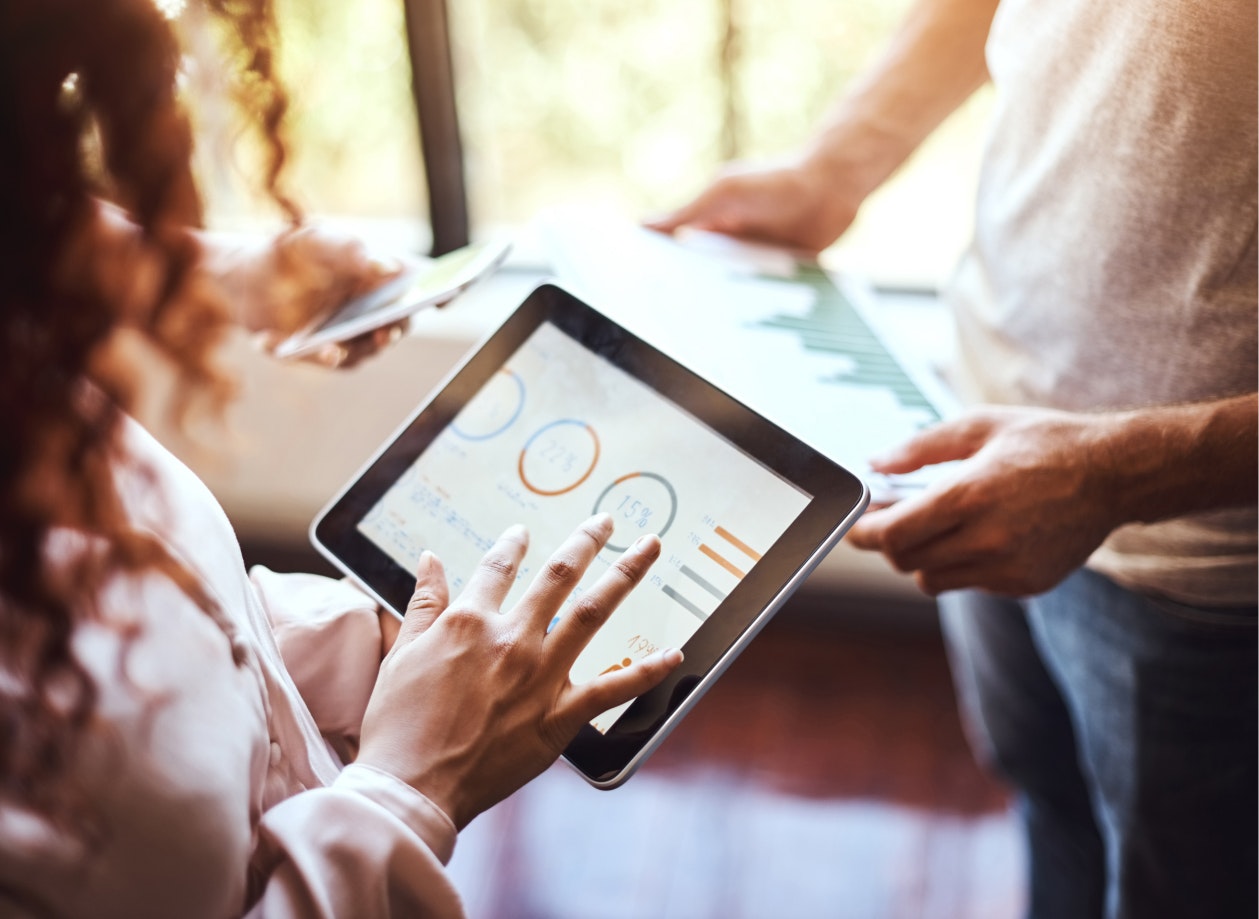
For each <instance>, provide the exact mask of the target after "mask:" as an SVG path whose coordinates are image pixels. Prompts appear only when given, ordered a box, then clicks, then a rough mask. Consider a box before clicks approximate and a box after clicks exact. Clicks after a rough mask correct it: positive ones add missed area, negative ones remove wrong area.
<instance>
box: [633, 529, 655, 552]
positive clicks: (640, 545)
mask: <svg viewBox="0 0 1259 919" xmlns="http://www.w3.org/2000/svg"><path fill="white" fill-rule="evenodd" d="M634 548H635V549H637V550H638V551H639V552H653V551H654V552H659V551H660V537H659V536H657V535H656V534H655V533H648V534H647V535H646V536H640V537H638V539H636V540H634Z"/></svg>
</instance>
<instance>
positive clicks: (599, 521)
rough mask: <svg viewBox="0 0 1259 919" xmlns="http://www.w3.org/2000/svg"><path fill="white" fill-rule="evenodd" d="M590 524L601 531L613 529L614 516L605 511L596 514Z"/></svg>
mask: <svg viewBox="0 0 1259 919" xmlns="http://www.w3.org/2000/svg"><path fill="white" fill-rule="evenodd" d="M588 522H589V523H590V525H591V526H593V527H597V528H599V529H600V530H610V529H612V515H611V514H609V513H608V512H607V511H604V512H603V513H602V514H595V515H594V516H593V517H591V518H590V520H589V521H588Z"/></svg>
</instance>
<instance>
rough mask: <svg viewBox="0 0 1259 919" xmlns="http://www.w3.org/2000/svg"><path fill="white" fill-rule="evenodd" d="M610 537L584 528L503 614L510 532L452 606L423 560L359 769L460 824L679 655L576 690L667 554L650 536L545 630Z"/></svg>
mask: <svg viewBox="0 0 1259 919" xmlns="http://www.w3.org/2000/svg"><path fill="white" fill-rule="evenodd" d="M611 532H612V521H611V518H610V517H608V516H607V515H606V514H602V515H599V516H596V517H592V518H591V519H589V520H587V521H586V522H585V523H583V524H582V525H581V526H580V527H578V528H577V530H576V531H574V532H573V534H572V535H571V536H570V537H569V538H568V539H567V540H566V541H565V542H564V543H563V545H561V546H560V548H559V549H558V550H557V551H556V552H555V553H554V554H553V555H552V556H551V558H550V560H549V561H548V562H547V563H546V565H545V566H543V568H542V569H541V570H540V571H539V573H538V575H537V577H536V578H535V579H534V581H533V583H532V584H531V585H530V587H529V589H528V590H527V591H526V592H525V594H524V596H523V597H522V598H521V599H520V601H519V602H518V603H516V605H515V606H514V607H512V608H511V609H510V610H507V611H504V612H501V613H500V611H499V608H500V606H501V605H502V603H503V600H504V599H505V598H506V596H507V593H508V591H509V590H510V589H511V587H512V585H513V584H514V583H515V581H516V572H517V571H518V569H519V566H520V562H521V559H523V558H524V555H525V550H526V549H527V548H528V542H529V540H528V535H527V534H526V532H525V530H524V528H523V527H518V526H517V527H511V528H510V529H508V530H507V531H506V532H505V533H504V534H503V535H502V536H501V537H499V539H498V541H497V542H496V543H495V544H494V546H493V547H492V548H491V549H490V551H489V552H488V553H487V554H486V556H485V558H484V559H482V561H481V564H480V566H479V567H478V568H477V570H476V572H475V573H474V574H473V575H472V577H471V579H470V580H469V581H468V584H467V587H466V588H465V589H464V591H463V593H462V594H461V595H460V596H459V598H458V599H457V600H455V602H454V603H450V602H449V594H448V589H447V586H446V577H445V573H444V571H443V569H442V566H441V563H440V562H439V561H438V560H437V558H436V557H435V556H434V555H433V554H432V553H431V552H425V553H424V555H423V556H422V557H421V559H420V564H419V572H418V576H417V580H416V587H415V594H414V595H413V596H412V598H411V602H410V604H409V605H408V607H407V614H406V619H405V620H404V622H403V624H402V629H401V632H400V633H399V635H398V639H397V642H396V643H395V644H394V647H393V650H392V651H390V653H389V655H388V656H387V657H386V658H385V661H384V663H383V664H382V665H381V670H380V678H379V680H378V682H377V684H376V689H375V691H374V692H373V694H372V698H371V701H370V702H369V703H368V706H367V714H366V715H365V717H364V719H363V734H362V746H361V748H360V752H359V756H358V760H357V761H358V762H359V763H365V764H367V765H371V766H375V767H376V768H379V769H382V770H384V771H386V772H389V773H391V774H393V775H396V776H398V777H399V778H401V779H403V780H404V781H406V782H408V783H409V784H410V785H411V786H412V787H414V788H415V789H417V790H418V791H420V792H422V793H423V794H424V795H426V796H427V797H428V798H429V799H430V800H431V801H433V802H434V803H435V804H437V805H438V806H439V807H441V808H442V809H443V810H444V811H445V812H446V813H447V814H448V815H449V816H450V818H451V819H452V820H453V821H454V823H455V825H456V826H457V827H459V828H460V829H462V828H463V827H464V826H466V825H467V824H468V822H469V821H470V820H471V819H472V818H473V817H475V816H476V815H477V814H479V813H480V812H481V811H483V810H485V809H486V808H488V807H490V806H491V805H493V804H495V803H497V802H498V801H500V800H502V799H503V798H505V797H507V796H508V795H509V794H511V793H512V792H513V791H515V790H516V789H517V788H519V787H520V786H522V785H524V784H525V783H526V782H528V781H529V780H530V779H532V778H534V777H535V776H537V775H538V774H539V773H540V772H542V770H544V769H545V768H546V767H547V766H549V765H550V764H551V763H552V762H554V761H555V759H556V757H558V756H559V755H560V753H561V752H563V750H564V748H565V747H566V746H567V745H568V743H569V742H570V741H571V740H572V739H573V737H574V736H576V734H577V731H578V730H579V729H580V728H581V726H582V725H583V724H585V723H587V722H588V721H590V720H591V719H592V718H594V717H595V716H596V715H598V714H600V713H601V712H604V711H607V710H608V709H610V708H613V707H615V706H617V705H620V704H621V703H623V702H628V701H629V700H631V699H633V698H634V697H635V696H638V695H641V694H642V693H644V692H646V691H647V690H649V689H651V688H652V687H653V686H655V685H656V684H657V683H659V682H660V681H661V680H663V679H664V678H665V676H666V675H667V674H668V673H669V672H670V671H671V670H673V668H674V667H676V666H677V665H678V663H680V662H681V660H682V654H681V652H679V651H676V650H672V649H670V650H667V651H662V652H658V653H657V654H654V655H652V656H651V657H648V658H647V659H646V660H643V661H641V662H639V663H637V664H634V665H633V666H631V667H627V668H625V669H623V670H615V671H612V672H611V673H606V674H603V675H601V676H598V677H596V678H595V679H593V680H590V681H589V682H587V683H583V684H581V685H580V686H574V685H573V684H572V683H571V682H570V681H569V678H568V674H569V671H570V670H571V669H572V666H573V661H574V660H575V659H576V658H577V655H578V654H579V653H581V650H582V649H583V648H584V647H585V646H586V643H587V642H588V641H589V640H590V638H591V636H593V635H594V633H595V632H596V631H597V630H598V629H599V627H600V626H601V625H603V623H604V622H606V621H607V619H608V617H609V616H610V615H611V614H612V611H613V610H614V609H616V607H617V605H618V604H619V603H620V602H621V601H622V600H623V599H624V598H625V597H626V595H627V594H628V593H629V592H630V590H631V589H633V587H634V586H635V585H636V584H638V582H639V581H641V580H642V578H643V575H644V574H646V572H647V569H648V568H650V567H651V564H652V562H654V561H655V560H656V558H657V557H658V556H659V554H660V540H659V539H657V538H656V537H655V536H645V537H642V538H641V539H639V540H638V542H637V543H635V544H634V545H633V546H632V547H631V548H630V549H628V550H627V551H626V552H625V553H624V554H623V555H622V556H621V557H620V558H619V559H617V560H616V562H614V563H613V564H612V565H611V567H609V569H608V570H607V571H606V572H605V573H604V574H603V576H602V577H600V578H599V579H598V581H596V582H595V584H594V585H593V586H592V587H591V588H590V589H589V590H587V591H586V592H585V593H583V594H582V595H581V596H580V597H579V598H577V599H576V600H574V602H573V604H572V606H571V608H570V609H569V610H568V612H567V613H566V614H565V616H564V617H563V618H562V619H561V620H560V621H559V623H558V624H557V625H556V626H555V627H554V628H553V629H552V630H551V631H550V632H549V633H548V632H547V626H548V624H549V623H550V622H551V620H552V619H553V618H554V617H555V614H556V613H557V612H558V611H559V609H560V607H561V605H562V604H563V603H564V601H565V599H566V598H567V597H568V595H569V594H570V593H571V592H572V590H573V588H574V587H575V586H576V585H577V583H578V582H579V581H580V580H581V578H582V575H584V574H585V572H586V568H587V567H588V566H589V565H590V563H591V561H592V560H593V559H594V557H595V555H596V554H597V553H598V552H599V551H600V550H601V549H602V548H603V546H604V544H605V543H606V542H607V540H608V537H609V536H610V535H611Z"/></svg>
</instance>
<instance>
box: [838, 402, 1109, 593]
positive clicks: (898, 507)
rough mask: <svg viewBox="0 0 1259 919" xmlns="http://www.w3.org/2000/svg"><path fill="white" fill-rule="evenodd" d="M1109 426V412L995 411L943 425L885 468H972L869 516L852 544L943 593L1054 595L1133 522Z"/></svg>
mask: <svg viewBox="0 0 1259 919" xmlns="http://www.w3.org/2000/svg"><path fill="white" fill-rule="evenodd" d="M1108 425H1109V416H1104V415H1076V414H1069V413H1066V412H1055V411H1048V410H1043V409H1028V408H986V409H982V410H979V411H976V412H974V413H972V414H969V415H967V416H965V417H963V418H961V419H958V420H956V421H950V422H945V423H943V424H940V425H937V426H935V427H933V428H931V429H929V430H927V431H924V432H923V433H922V434H920V435H918V436H917V437H915V438H914V439H912V440H910V441H909V442H908V443H906V444H904V445H903V446H902V447H900V448H898V449H897V450H896V451H895V452H894V453H892V454H890V455H888V456H886V457H883V458H882V459H881V460H880V461H879V462H877V463H876V464H874V468H875V470H876V471H878V472H883V473H889V474H897V473H906V472H911V471H913V470H915V469H919V468H921V467H923V466H927V465H931V464H934V463H942V462H947V461H949V460H967V462H965V463H962V464H959V466H958V467H957V470H956V472H955V474H954V475H952V476H950V477H949V479H947V480H946V481H942V482H939V483H936V484H935V485H933V486H931V487H930V488H928V489H927V490H926V491H925V492H923V493H922V494H921V495H918V496H915V497H913V498H908V499H905V500H903V501H900V502H899V503H897V504H893V505H891V506H889V507H885V508H881V509H877V510H874V511H871V512H869V513H867V514H866V515H865V516H864V517H863V518H862V519H861V520H859V521H857V523H856V525H855V526H854V527H853V528H852V530H850V531H849V533H848V541H849V542H850V543H852V544H853V545H855V546H857V547H858V548H861V549H874V550H877V551H880V552H882V553H883V554H884V555H885V556H887V558H888V560H889V561H890V562H891V563H892V565H894V566H895V567H896V568H897V569H898V570H900V571H907V572H913V573H914V577H915V579H916V580H917V582H918V585H919V587H921V588H922V590H923V591H925V592H926V593H928V594H931V595H933V596H934V595H935V594H938V593H940V592H941V591H945V590H956V589H961V588H967V587H976V588H981V589H984V590H989V591H992V592H993V593H1000V594H1007V595H1014V596H1018V595H1026V594H1034V593H1040V592H1042V591H1044V590H1048V589H1049V588H1050V587H1053V586H1054V585H1055V584H1057V583H1058V582H1059V581H1061V580H1062V579H1063V578H1064V577H1066V576H1067V575H1068V574H1069V573H1070V572H1071V571H1073V570H1074V569H1076V568H1078V567H1079V566H1080V565H1081V564H1083V563H1084V561H1085V560H1086V559H1087V558H1088V557H1089V555H1091V554H1092V552H1093V550H1094V549H1096V548H1097V547H1098V546H1099V545H1101V543H1102V541H1103V540H1104V539H1105V538H1106V536H1107V535H1108V534H1109V533H1110V532H1111V530H1113V529H1114V528H1115V527H1116V526H1118V525H1119V524H1120V523H1121V522H1123V521H1122V519H1121V513H1120V511H1119V510H1118V502H1117V500H1116V498H1117V495H1116V494H1115V486H1114V483H1115V481H1116V476H1115V474H1114V472H1115V470H1114V468H1113V466H1114V457H1113V456H1112V453H1111V444H1110V440H1109V438H1108V436H1107V435H1108V431H1109V428H1108Z"/></svg>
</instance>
